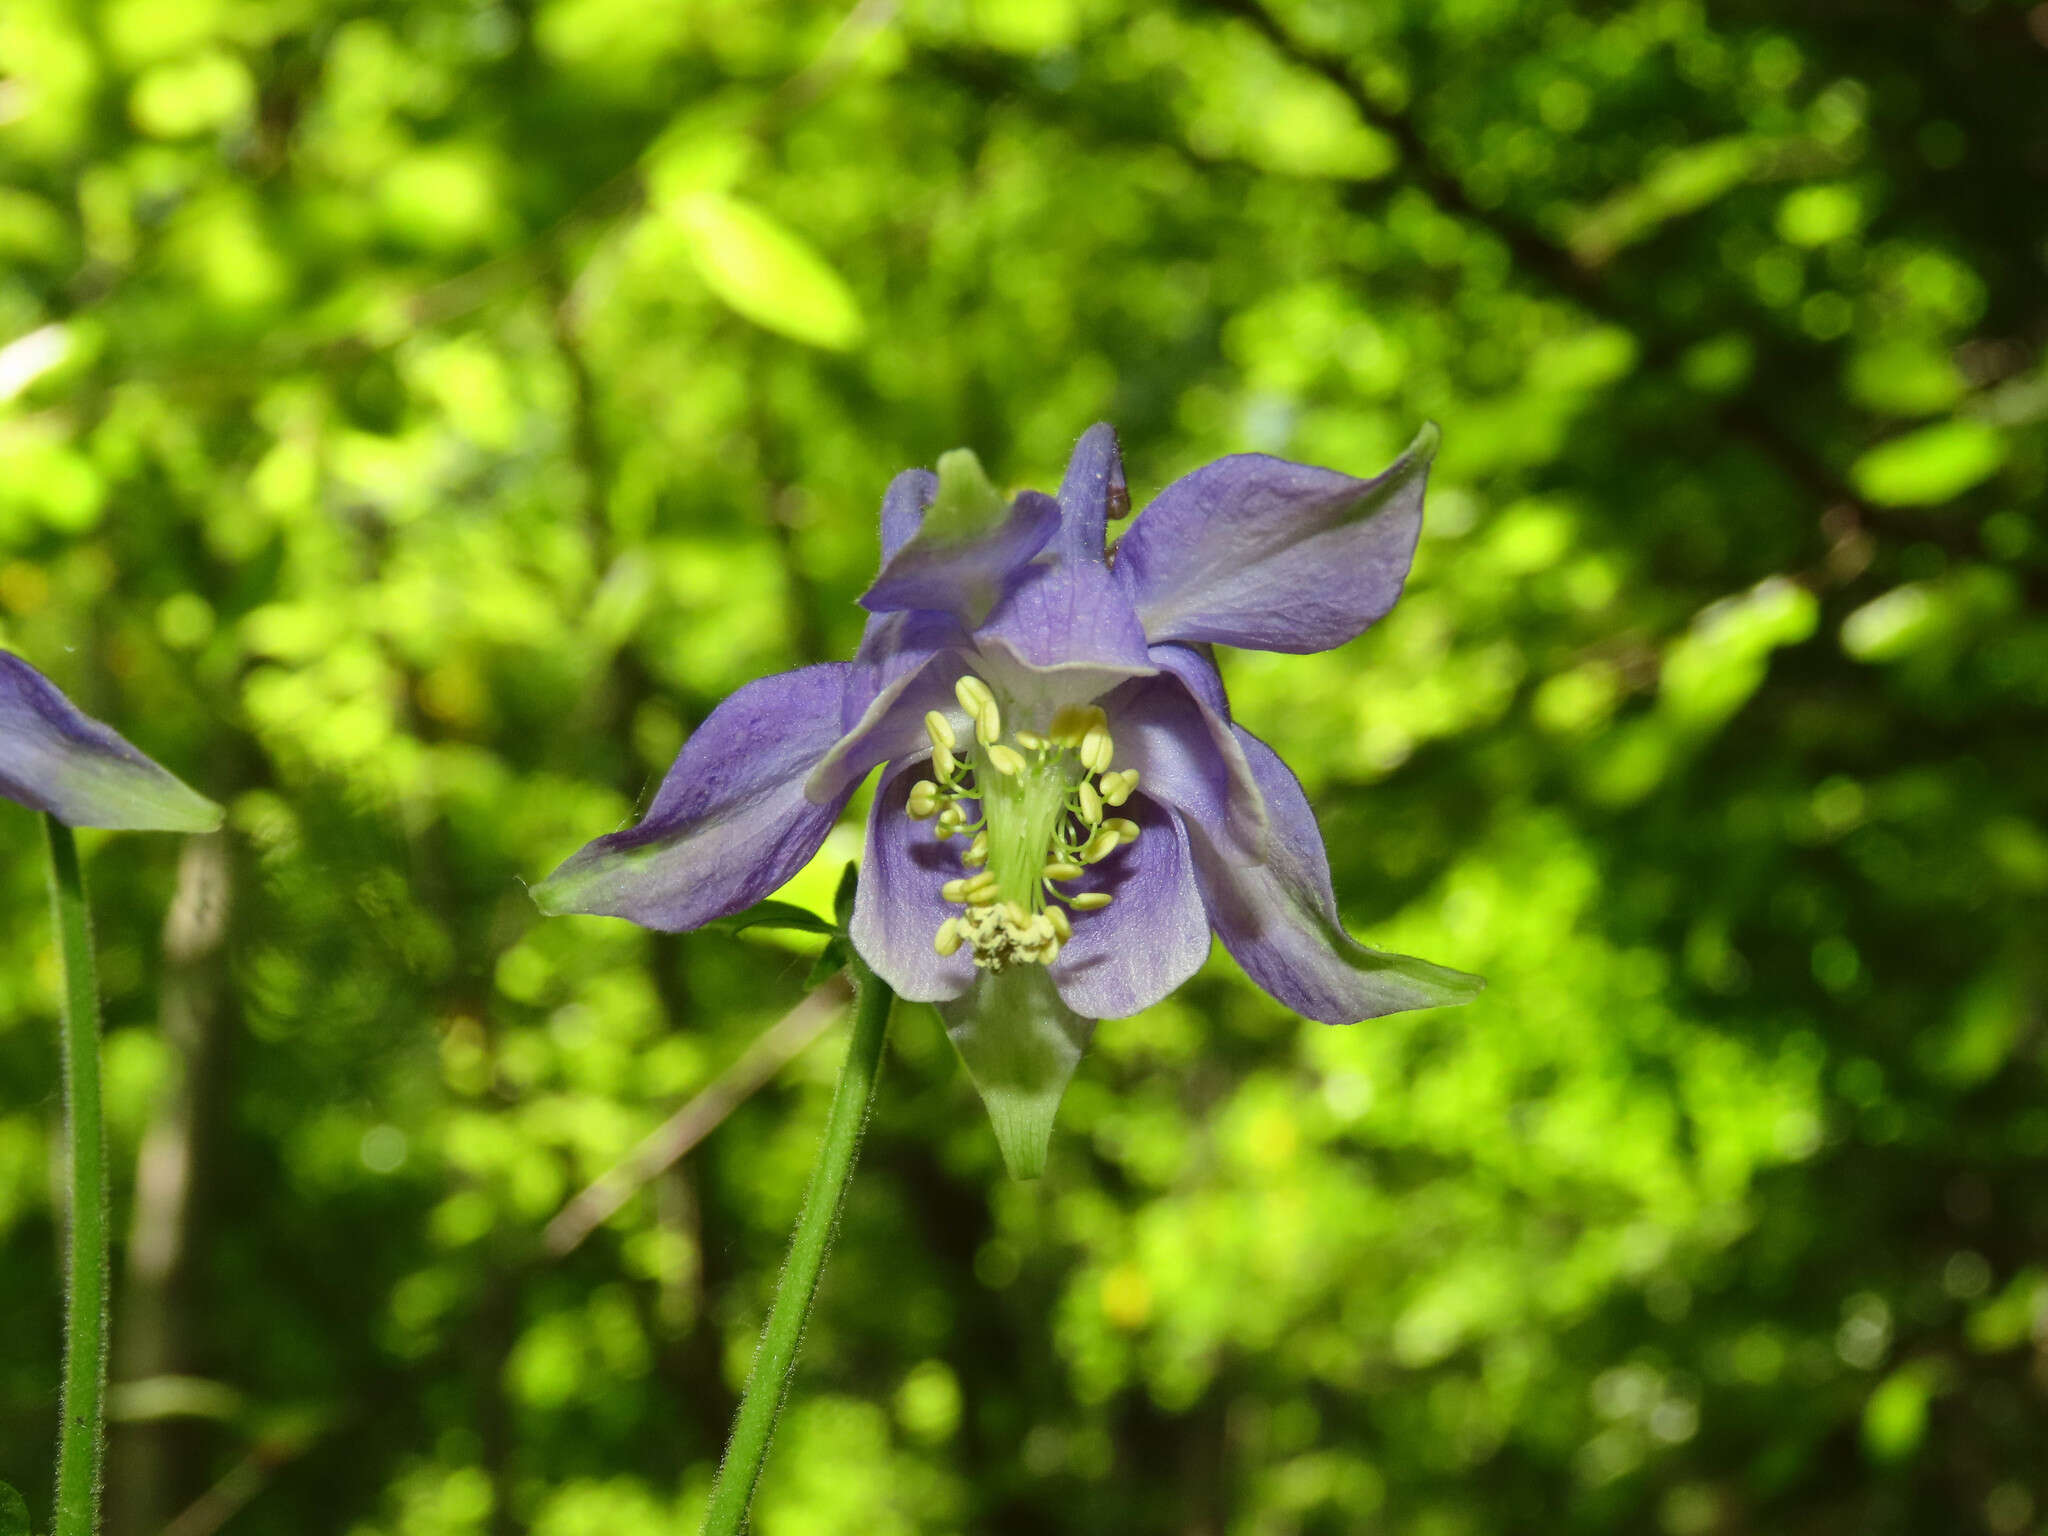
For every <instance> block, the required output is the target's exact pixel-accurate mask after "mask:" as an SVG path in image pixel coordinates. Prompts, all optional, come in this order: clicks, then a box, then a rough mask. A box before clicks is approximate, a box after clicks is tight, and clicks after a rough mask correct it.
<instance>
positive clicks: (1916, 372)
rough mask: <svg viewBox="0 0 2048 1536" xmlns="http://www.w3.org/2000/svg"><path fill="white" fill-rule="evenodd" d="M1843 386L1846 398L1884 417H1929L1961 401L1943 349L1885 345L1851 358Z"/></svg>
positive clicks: (1959, 382)
mask: <svg viewBox="0 0 2048 1536" xmlns="http://www.w3.org/2000/svg"><path fill="white" fill-rule="evenodd" d="M1843 382H1844V383H1845V384H1846V385H1847V386H1848V390H1849V395H1850V398H1852V399H1853V400H1855V401H1856V402H1857V403H1858V404H1859V405H1866V406H1868V407H1870V409H1871V410H1873V411H1882V412H1884V413H1885V414H1886V415H1888V416H1932V415H1934V414H1935V413H1936V412H1937V411H1945V410H1947V409H1948V408H1949V407H1950V406H1952V405H1954V404H1955V403H1956V402H1957V401H1958V400H1960V399H1962V398H1963V390H1964V389H1965V387H1966V386H1965V384H1964V381H1963V375H1962V372H1961V370H1959V369H1958V368H1957V367H1956V365H1955V361H1954V360H1953V359H1952V358H1951V357H1950V356H1949V355H1948V352H1947V350H1946V349H1945V348H1943V347H1939V346H1936V345H1934V344H1933V343H1931V342H1925V341H1886V342H1879V343H1877V344H1876V345H1874V346H1867V347H1859V348H1857V350H1856V351H1855V352H1853V353H1851V354H1850V357H1849V366H1848V369H1847V371H1846V373H1845V375H1844V379H1843Z"/></svg>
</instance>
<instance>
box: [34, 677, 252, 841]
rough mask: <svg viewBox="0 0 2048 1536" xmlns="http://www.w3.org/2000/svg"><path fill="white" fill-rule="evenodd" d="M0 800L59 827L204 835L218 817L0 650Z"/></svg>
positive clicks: (217, 811) (202, 800)
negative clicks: (46, 817) (40, 813)
mask: <svg viewBox="0 0 2048 1536" xmlns="http://www.w3.org/2000/svg"><path fill="white" fill-rule="evenodd" d="M0 796H5V797H6V798H7V799H9V800H14V801H18V802H19V803H21V804H22V805H25V806H27V807H29V809H31V810H36V811H46V812H48V813H49V814H50V815H52V816H54V817H56V818H57V819H58V820H59V821H61V822H63V823H65V824H66V825H67V826H73V827H105V828H108V829H110V830H115V831H129V832H211V831H213V830H214V828H216V827H218V826H219V825H220V824H221V817H222V814H223V813H222V811H221V808H220V807H219V806H217V805H215V804H214V803H213V802H212V801H211V800H209V799H207V798H206V797H205V796H204V795H202V794H200V793H199V792H198V791H197V790H194V789H192V788H190V787H188V786H187V785H186V784H185V783H184V782H183V781H182V780H180V779H179V778H178V777H177V776H176V775H174V774H172V773H171V772H170V771H169V770H168V769H166V768H163V767H160V766H159V765H158V764H156V763H154V762H152V761H151V760H150V759H149V758H147V757H145V756H144V755H143V754H142V753H141V752H139V751H137V750H136V748H135V747H133V746H131V745H130V744H129V743H128V742H127V741H125V740H123V739H122V737H121V736H119V735H118V734H117V733H116V732H115V731H114V730H113V729H112V728H111V727H109V726H105V725H102V724H101V723H100V722H99V721H97V720H94V719H93V718H91V717H90V716H89V715H86V714H83V713H81V712H80V711H79V709H78V707H77V706H76V705H75V704H73V703H72V702H71V701H70V700H69V699H67V698H66V697H65V696H64V694H63V693H62V691H61V690H59V689H58V687H57V685H56V684H55V683H53V682H51V681H50V680H49V679H48V678H47V677H45V676H43V674H42V673H40V672H38V671H37V670H36V669H35V668H34V667H32V666H30V665H29V664H28V663H27V662H26V661H24V660H22V659H21V657H19V656H16V655H15V654H13V653H12V652H11V651H0Z"/></svg>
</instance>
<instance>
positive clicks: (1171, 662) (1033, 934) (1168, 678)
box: [534, 424, 1482, 1177]
mask: <svg viewBox="0 0 2048 1536" xmlns="http://www.w3.org/2000/svg"><path fill="white" fill-rule="evenodd" d="M1436 441H1437V435H1436V429H1435V428H1434V427H1425V428H1424V429H1423V431H1422V434H1421V435H1420V436H1418V437H1417V439H1416V441H1415V443H1414V445H1413V446H1411V447H1410V448H1409V450H1408V451H1407V452H1406V453H1405V454H1403V455H1402V456H1401V458H1400V459H1399V460H1397V461H1396V462H1395V463H1394V465H1393V466H1392V467H1391V468H1390V469H1388V470H1387V471H1386V472H1385V473H1384V474H1381V475H1379V476H1377V477H1376V478H1373V479H1370V480H1359V479H1354V478H1353V477H1351V476H1349V475H1344V474H1339V473H1337V472H1336V471H1334V470H1328V469H1316V468H1312V467H1310V466H1308V465H1303V464H1293V463H1289V462H1287V461H1285V460H1283V459H1276V458H1270V457H1268V456H1266V455H1263V454H1238V455H1233V456H1231V457H1229V458H1225V459H1219V460H1218V461H1216V462H1215V463H1213V464H1209V465H1206V466H1204V467H1203V468H1201V469H1198V470H1195V471H1194V472H1193V473H1191V474H1189V475H1186V476H1184V477H1182V478H1181V479H1179V480H1177V481H1175V482H1174V483H1173V484H1172V485H1169V486H1168V487H1167V488H1166V489H1165V490H1164V491H1162V492H1161V493H1160V495H1159V496H1158V498H1157V499H1156V500H1155V501H1154V502H1153V503H1152V504H1151V505H1150V506H1149V507H1148V508H1147V509H1146V510H1145V512H1144V514H1143V515H1142V516H1140V517H1139V518H1138V519H1137V520H1136V521H1135V522H1134V523H1133V524H1132V526H1131V529H1130V531H1129V533H1128V534H1126V535H1125V536H1124V538H1123V539H1122V540H1121V541H1120V542H1119V543H1118V544H1117V546H1116V547H1115V550H1114V551H1113V552H1112V551H1109V550H1107V549H1106V548H1105V538H1106V531H1107V526H1108V523H1109V522H1110V520H1112V519H1114V518H1118V517H1121V516H1123V515H1124V514H1126V513H1127V512H1128V511H1129V510H1130V497H1129V493H1128V491H1127V489H1126V487H1125V480H1124V471H1123V461H1122V457H1121V455H1120V453H1119V452H1118V449H1117V442H1116V435H1115V433H1114V432H1113V431H1112V430H1111V429H1110V428H1109V427H1108V426H1107V425H1106V424H1105V425H1098V426H1095V427H1092V428H1090V429H1089V431H1088V432H1087V433H1086V434H1085V435H1084V436H1083V437H1082V438H1081V441H1080V443H1079V445H1078V446H1077V447H1076V448H1075V450H1074V455H1073V459H1072V461H1071V462H1070V463H1069V465H1068V467H1067V473H1066V478H1065V480H1064V481H1063V482H1062V484H1061V486H1060V491H1059V495H1058V497H1057V498H1056V499H1055V498H1053V497H1049V496H1044V495H1041V494H1039V493H1037V492H1034V491H1026V492H1024V493H1022V494H1021V495H1019V496H1017V497H1016V498H1015V499H1014V500H1012V501H1008V502H1005V501H1004V500H1003V499H1002V498H1001V497H1000V496H998V495H996V493H995V492H994V490H993V489H992V488H991V487H990V486H989V484H988V482H987V479H986V476H985V475H984V474H983V472H982V470H981V466H980V464H979V462H978V461H976V460H975V459H974V456H973V455H972V454H971V453H967V452H965V451H964V450H963V451H959V452H955V453H951V454H947V455H945V456H943V457H942V458H941V459H940V461H939V471H938V473H937V474H933V473H931V472H929V471H926V470H906V471H905V472H904V473H902V474H901V475H898V476H897V477H896V479H895V481H894V482H893V483H891V485H890V486H889V489H888V493H887V495H886V496H885V497H884V498H883V503H882V566H881V571H880V573H879V574H878V575H877V577H876V579H875V582H874V584H873V585H872V586H870V587H869V588H868V590H867V592H866V593H865V594H864V595H863V596H862V598H861V604H862V606H863V607H865V608H866V609H867V610H868V612H869V619H868V624H867V629H866V633H865V634H864V635H863V637H862V640H861V645H860V649H859V651H858V653H857V654H856V655H855V657H854V659H853V661H851V662H834V663H827V664H824V665H821V666H813V667H804V668H801V669H799V670H797V671H795V672H787V673H783V674H780V675H779V676H775V677H768V678H763V679H761V680H759V681H757V682H753V683H749V684H748V685H747V686H746V687H744V688H742V689H740V690H739V692H737V693H735V694H734V695H733V696H732V697H731V698H729V699H727V700H726V701H725V702H724V703H723V704H721V705H720V706H719V707H718V708H717V709H715V710H713V711H712V713H711V715H710V716H709V718H707V719H706V720H705V722H704V723H703V725H702V726H700V727H699V728H698V730H697V732H696V733H695V734H694V735H692V736H691V737H690V739H689V740H688V742H686V743H685V744H684V747H683V750H682V753H681V755H680V756H679V757H678V758H677V759H676V763H675V766H674V768H672V769H671V770H670V772H669V774H668V776H667V778H666V779H665V780H664V781H663V783H662V786H661V789H660V792H659V793H658V794H657V795H656V797H655V801H654V804H653V806H652V808H651V809H650V810H649V812H648V814H647V816H646V818H645V819H644V820H643V821H642V822H641V823H640V824H639V825H638V826H636V827H633V828H631V829H629V830H627V831H623V832H615V833H613V834H611V835H610V836H608V837H601V838H599V839H597V840H596V841H595V842H592V843H591V844H589V845H588V846H587V847H585V848H584V849H582V850H581V851H580V852H578V853H577V854H575V855H574V856H573V857H571V858H570V859H569V860H568V861H567V862H566V863H564V864H563V865H562V867H561V868H560V869H558V870H556V871H555V873H554V874H553V875H552V876H550V877H549V878H548V879H547V880H546V881H545V882H543V883H542V884H541V885H539V886H537V887H536V888H535V891H534V895H535V898H536V899H537V900H538V901H539V902H540V904H541V906H542V908H543V909H544V910H546V911H549V912H591V913H603V914H609V915H612V916H618V917H625V918H629V919H631V920H633V921H635V922H638V923H641V924H644V925H645V926H648V927H651V928H662V929H685V928H695V927H698V926H700V925H702V924H704V923H707V922H710V921H712V920H713V919H715V918H719V917H723V916H727V915H729V914H731V913H734V912H737V911H739V910H740V909H742V908H744V907H747V906H749V905H751V904H752V903H754V902H756V901H759V900H760V899H761V898H762V897H764V896H766V895H767V894H768V893H769V892H770V891H772V890H774V889H775V888H776V887H777V886H779V885H780V884H782V882H783V881H785V880H787V879H788V878H789V877H790V876H791V875H792V874H794V873H795V872H796V871H797V870H798V869H799V868H800V867H802V865H803V864H804V863H805V862H806V861H807V860H808V859H809V858H810V857H811V855H812V854H814V853H815V852H816V851H817V849H818V846H819V844H820V843H821V842H822V841H823V840H824V837H825V834H826V832H827V831H828V830H830V828H831V826H832V824H833V822H834V821H836V820H837V819H838V816H839V813H840V811H841V810H842V809H843V808H844V807H845V805H846V802H847V800H848V798H849V797H850V796H851V795H852V793H853V791H854V789H855V787H856V786H858V785H859V783H860V782H861V780H862V779H863V778H864V777H865V776H866V775H867V773H868V772H869V771H870V770H871V769H873V768H875V767H876V766H878V765H886V766H885V767H884V771H883V775H882V779H881V783H880V787H879V788H878V790H877V792H876V795H875V801H874V808H873V810H872V812H871V814H870V816H869V819H868V834H867V854H866V859H865V861H864V865H863V869H862V875H861V879H860V883H859V889H858V893H857V896H856V899H855V906H854V912H853V919H852V924H851V930H850V936H851V938H852V941H853V943H854V945H855V947H856V948H857V949H858V950H859V952H860V954H861V957H862V958H863V959H864V960H865V961H866V962H867V963H868V964H869V965H870V966H872V967H873V969H874V971H875V972H876V974H877V975H879V976H880V977H881V978H882V979H883V980H884V981H886V982H887V983H888V984H889V985H890V986H891V987H893V988H894V989H895V990H896V992H897V993H898V994H899V995H901V996H903V997H905V998H909V999H912V1000H914V1001H919V1002H930V1003H934V1004H936V1005H937V1006H938V1009H939V1012H940V1015H941V1017H942V1018H943V1019H944V1020H945V1023H946V1027H947V1031H948V1033H949V1034H950V1035H951V1036H952V1038H953V1040H954V1043H955V1044H956V1045H957V1046H958V1047H959V1049H960V1053H961V1056H962V1058H963V1060H964V1061H965V1062H966V1065H967V1067H968V1070H969V1072H970V1073H971V1075H972V1076H973V1077H974V1080H975V1083H976V1086H977V1087H978V1088H979V1089H980V1090H981V1093H982V1097H983V1100H984V1101H985V1102H986V1103H987V1105H988V1108H989V1113H990V1116H991V1119H992V1121H993V1123H994V1125H995V1128H996V1133H997V1138H998V1140H999V1142H1000V1143H1001V1145H1002V1149H1003V1154H1004V1157H1005V1159H1006V1160H1007V1162H1008V1164H1009V1167H1010V1170H1011V1172H1012V1173H1013V1174H1016V1175H1017V1176H1019V1177H1031V1176H1034V1175H1035V1174H1037V1173H1038V1172H1039V1171H1041V1169H1042V1168H1043V1165H1044V1159H1045V1147H1046V1142H1047V1139H1048V1138H1049V1136H1050V1134H1051V1127H1052V1119H1053V1114H1054V1112H1055V1110H1056V1109H1057V1107H1058V1104H1059V1100H1060V1097H1061V1095H1062V1094H1063V1093H1064V1092H1065V1089H1066V1084H1067V1082H1068V1080H1069V1079H1070V1078H1071V1076H1072V1074H1073V1070H1074V1066H1075V1064H1076V1062H1077V1061H1078V1060H1079V1058H1080V1055H1081V1052H1082V1051H1083V1049H1085V1047H1086V1045H1087V1042H1088V1038H1089V1036H1090V1034H1091V1032H1092V1031H1093V1029H1094V1021H1096V1020H1098V1019H1105V1018H1120V1017H1122V1016H1124V1015H1126V1014H1131V1013H1135V1012H1137V1011H1138V1010H1140V1009H1142V1008H1146V1007H1149V1006H1150V1005H1151V1004H1153V1003H1156V1002H1158V1001H1159V1000H1160V999H1161V998H1163V997H1165V996H1166V995H1167V994H1168V993H1169V992H1171V991H1173V990H1174V988H1176V987H1178V986H1179V985H1180V984H1181V983H1182V982H1183V981H1185V980H1187V979H1188V977H1190V976H1191V975H1193V974H1194V972H1195V971H1196V969H1197V968H1199V967H1200V966H1201V964H1202V962H1203V960H1204V958H1205V957H1206V956H1207V954H1208V951H1209V940H1210V935H1211V933H1212V932H1214V933H1215V934H1217V935H1219V936H1220V937H1221V938H1222V940H1223V943H1224V946H1225V947H1226V948H1227V949H1229V950H1230V952H1231V954H1232V955H1234V956H1235V957H1236V958H1237V960H1238V963H1239V964H1240V965H1242V966H1243V967H1244V969H1245V971H1246V972H1247V974H1249V975H1250V976H1251V978H1252V979H1253V980H1254V981H1256V982H1257V983H1258V984H1259V985H1260V986H1261V987H1263V988H1265V990H1266V991H1268V992H1269V993H1271V994H1272V995H1273V996H1274V997H1275V998H1277V999H1278V1000H1279V1001H1280V1002H1282V1003H1284V1004H1286V1005H1287V1006H1288V1007H1289V1008H1292V1009H1294V1010H1295V1011H1296V1012H1298V1013H1301V1014H1303V1015H1305V1016H1306V1017H1309V1018H1312V1019H1318V1020H1321V1021H1323V1022H1325V1023H1332V1024H1349V1023H1354V1022H1356V1021H1358V1020H1361V1019H1368V1018H1373V1017H1376V1016H1378V1015H1381V1014H1386V1013H1392V1012H1395V1011H1397V1010H1400V1009H1405V1008H1424V1007H1431V1006H1435V1005H1439V1004H1446V1003H1461V1002H1465V1001H1468V1000H1469V999H1470V998H1472V997H1473V996H1474V995H1475V994H1476V993H1477V992H1478V990H1479V988H1480V986H1481V985H1482V983H1481V982H1480V981H1479V980H1478V978H1476V977H1472V976H1467V975H1464V974H1462V973H1460V972H1457V971H1453V970H1448V969H1446V968H1444V967H1442V966H1439V965H1433V964H1431V963H1430V962H1428V961H1426V960H1416V959H1411V958H1409V957H1408V956H1405V955H1392V954H1387V953H1384V952H1382V951H1379V950H1375V949H1370V948H1368V947H1367V946H1365V945H1363V944H1360V943H1359V942H1358V941H1357V940H1355V939H1353V938H1352V937H1351V936H1350V935H1349V934H1348V933H1346V932H1345V930H1344V928H1343V926H1342V924H1341V923H1340V921H1339V920H1338V916H1337V903H1336V897H1335V894H1334V892H1333V890H1332V888H1331V883H1330V869H1329V861H1328V858H1327V856H1326V855H1325V853H1324V849H1323V841H1322V834H1321V832H1320V830H1319V829H1318V828H1317V825H1316V820H1315V816H1314V813H1313V812H1312V811H1311V810H1310V808H1309V804H1308V800H1307V797H1306V796H1305V795H1304V794H1303V793H1302V790H1301V785H1300V784H1299V783H1298V782H1297V781H1296V780H1295V777H1294V775H1293V774H1292V773H1290V772H1289V771H1288V769H1287V767H1286V765H1285V764H1284V763H1282V762H1281V760H1280V758H1279V756H1278V754H1276V753H1275V752H1274V751H1273V750H1272V748H1270V747H1268V746H1267V745H1266V744H1265V743H1264V742H1262V741H1260V740H1259V739H1258V738H1257V737H1256V736H1254V735H1252V734H1251V733H1250V732H1249V731H1247V730H1245V729H1244V728H1243V727H1242V726H1240V725H1238V724H1236V723H1235V722H1234V721H1233V720H1232V718H1231V713H1230V705H1229V702H1228V700H1227V699H1226V698H1225V696H1224V691H1223V681H1222V678H1221V676H1220V675H1219V674H1218V672H1217V670H1216V666H1215V662H1214V660H1213V659H1212V657H1211V654H1210V649H1209V648H1210V647H1211V646H1212V645H1218V644H1221V645H1235V646H1247V647H1252V648H1255V649H1260V650H1269V651H1286V652H1295V653H1302V652H1310V651H1322V650H1328V649H1330V648H1332V647H1334V646H1338V645H1342V644H1344V643H1345V642H1346V641H1348V640H1350V639H1352V638H1354V637H1355V636H1357V635H1358V634H1359V633H1360V632H1361V631H1363V630H1364V629H1365V628H1366V627H1367V626H1368V625H1370V624H1372V623H1373V622H1375V621H1376V620H1378V619H1379V618H1381V617H1382V616H1383V615H1384V614H1385V613H1386V612H1387V611H1388V610H1389V609H1390V608H1391V607H1392V606H1393V605H1394V601H1395V599H1396V598H1398V597H1399V596H1400V593H1401V588H1402V585H1403V583H1404V582H1405V580H1406V579H1407V574H1408V566H1409V562H1410V560H1411V559H1412V558H1413V556H1414V552H1415V542H1416V539H1417V537H1418V536H1419V533H1420V530H1421V524H1422V495H1423V484H1424V480H1425V477H1426V475H1427V473H1428V467H1429V462H1430V459H1431V457H1432V456H1433V454H1434V452H1435V448H1436Z"/></svg>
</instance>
